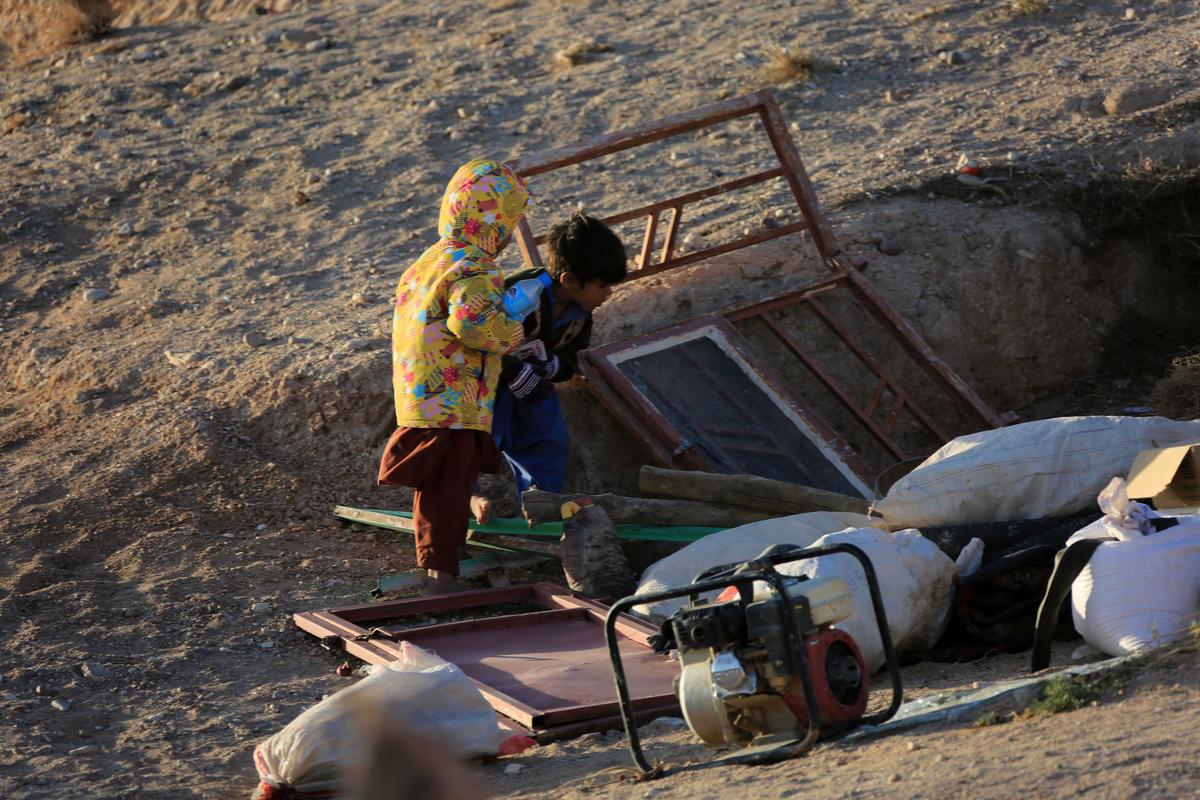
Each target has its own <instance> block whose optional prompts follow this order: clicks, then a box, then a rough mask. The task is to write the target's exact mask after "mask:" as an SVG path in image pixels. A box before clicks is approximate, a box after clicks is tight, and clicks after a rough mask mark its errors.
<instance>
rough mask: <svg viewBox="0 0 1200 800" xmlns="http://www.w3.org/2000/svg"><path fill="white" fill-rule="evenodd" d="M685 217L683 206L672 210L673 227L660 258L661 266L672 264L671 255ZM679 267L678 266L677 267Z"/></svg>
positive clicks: (664, 243)
mask: <svg viewBox="0 0 1200 800" xmlns="http://www.w3.org/2000/svg"><path fill="white" fill-rule="evenodd" d="M682 216H683V205H682V204H680V205H677V206H673V207H672V208H671V226H670V227H669V228H667V238H666V241H664V242H663V248H662V253H661V254H660V255H659V257H658V262H659V263H660V264H670V263H671V253H672V251H674V250H675V237H676V235H677V234H678V233H679V220H680V218H681V217H682ZM676 266H678V265H676Z"/></svg>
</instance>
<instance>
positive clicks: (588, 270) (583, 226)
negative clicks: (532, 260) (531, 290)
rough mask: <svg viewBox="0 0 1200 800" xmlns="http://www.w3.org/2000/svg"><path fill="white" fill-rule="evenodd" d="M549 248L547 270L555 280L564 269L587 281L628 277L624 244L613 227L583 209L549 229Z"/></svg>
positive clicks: (616, 281)
mask: <svg viewBox="0 0 1200 800" xmlns="http://www.w3.org/2000/svg"><path fill="white" fill-rule="evenodd" d="M546 250H547V251H548V252H547V254H546V255H547V261H548V262H549V263H548V264H547V265H546V270H547V271H548V272H549V273H550V275H551V276H552V277H554V278H555V279H556V280H557V279H558V277H559V276H561V275H562V274H563V273H564V272H570V273H571V274H573V275H575V276H576V277H578V278H579V280H581V281H583V282H584V283H587V282H588V281H604V282H605V283H606V284H614V283H620V282H621V281H622V280H624V279H625V271H626V270H625V245H623V244H621V240H620V239H618V238H617V235H616V234H615V233H613V231H612V228H610V227H608V226H607V225H605V224H604V223H603V222H601V221H600V220H598V219H596V218H595V217H590V216H588V215H587V214H584V213H582V212H580V211H577V212H575V213H574V214H572V215H571V218H570V219H568V220H567V221H566V222H560V223H559V224H557V225H555V226H554V227H553V228H551V229H550V233H549V235H548V236H547V237H546Z"/></svg>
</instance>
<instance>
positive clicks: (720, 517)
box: [521, 489, 779, 528]
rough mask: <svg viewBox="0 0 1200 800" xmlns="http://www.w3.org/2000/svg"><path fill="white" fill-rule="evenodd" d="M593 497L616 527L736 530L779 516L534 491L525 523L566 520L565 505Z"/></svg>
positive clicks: (691, 503)
mask: <svg viewBox="0 0 1200 800" xmlns="http://www.w3.org/2000/svg"><path fill="white" fill-rule="evenodd" d="M582 497H590V498H591V499H592V502H593V503H595V504H596V505H598V506H600V508H603V509H604V510H605V512H607V514H608V516H609V519H611V520H612V521H613V522H615V523H618V524H619V523H624V522H637V523H641V524H643V525H704V526H708V527H713V528H736V527H737V526H738V525H745V524H746V523H748V522H758V521H759V520H762V519H770V518H771V517H776V516H779V514H773V513H770V512H766V511H756V510H754V509H749V508H739V507H737V506H723V505H718V504H716V503H700V502H697V501H695V500H659V499H655V498H646V497H623V496H621V495H618V494H592V495H583V494H557V493H555V492H543V491H542V490H540V489H530V490H529V491H527V492H525V493H524V494H522V495H521V503H522V505H523V506H524V514H525V519H527V520H529V523H530V524H531V525H540V524H541V523H543V522H552V521H555V520H560V519H562V505H563V503H566V502H569V501H573V500H579V499H580V498H582Z"/></svg>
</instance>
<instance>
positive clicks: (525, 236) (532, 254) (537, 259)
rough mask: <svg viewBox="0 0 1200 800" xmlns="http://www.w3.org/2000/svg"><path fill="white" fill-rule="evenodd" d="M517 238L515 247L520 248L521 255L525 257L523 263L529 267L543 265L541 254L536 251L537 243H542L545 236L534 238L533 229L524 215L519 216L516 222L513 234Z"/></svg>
mask: <svg viewBox="0 0 1200 800" xmlns="http://www.w3.org/2000/svg"><path fill="white" fill-rule="evenodd" d="M513 238H515V239H516V240H517V247H519V248H521V256H522V257H523V258H524V259H525V263H526V264H528V265H530V266H531V267H541V266H544V264H543V262H542V254H541V253H540V252H539V251H538V245H539V244H541V243H542V239H544V238H545V237H538V238H536V239H535V238H534V236H533V229H532V228H530V227H529V220H528V219H526V218H525V216H524V215H522V216H521V220H520V222H518V223H517V234H516V236H514V237H513Z"/></svg>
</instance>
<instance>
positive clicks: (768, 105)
mask: <svg viewBox="0 0 1200 800" xmlns="http://www.w3.org/2000/svg"><path fill="white" fill-rule="evenodd" d="M765 95H766V96H765V97H764V99H763V105H762V108H761V109H759V116H760V119H761V120H762V124H763V127H764V128H765V129H766V131H767V138H769V139H770V140H771V146H772V147H774V148H775V155H776V156H778V157H779V161H780V162H781V163H782V164H783V166H784V168H785V173H784V177H785V178H787V182H788V186H790V187H791V189H792V195H793V196H794V197H795V198H796V204H797V205H798V206H800V212H801V213H802V214H804V218H805V219H806V220H808V222H809V225H810V226H811V229H812V237H813V244H814V245H816V248H817V252H819V253H820V254H821V256H822V257H824V258H825V259H826V264H828V265H829V268H830V269H832V270H834V271H841V270H842V266H841V264H838V263H837V262H831V261H829V259H830V258H831V257H832V256H834V255H836V254H837V251H838V245H837V240H836V239H835V238H834V236H833V229H832V228H831V227H830V225H829V220H827V219H825V215H824V214H823V213H822V211H821V204H820V203H819V202H817V195H816V193H815V192H814V191H813V188H812V181H810V180H809V178H808V173H807V172H805V171H804V162H803V161H801V160H800V154H799V153H798V152H797V151H796V144H795V142H793V141H792V137H791V135H790V134H789V133H788V130H787V123H786V122H784V119H783V112H782V111H780V110H779V103H778V101H777V100H776V99H775V93H774V92H770V91H768V92H765Z"/></svg>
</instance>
